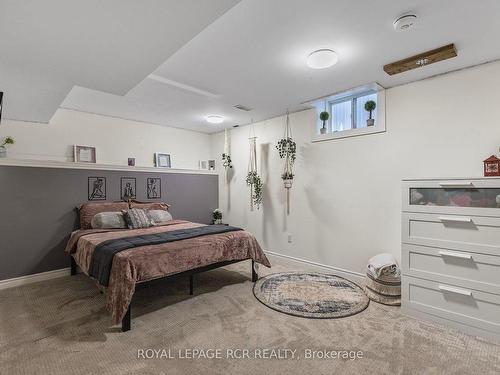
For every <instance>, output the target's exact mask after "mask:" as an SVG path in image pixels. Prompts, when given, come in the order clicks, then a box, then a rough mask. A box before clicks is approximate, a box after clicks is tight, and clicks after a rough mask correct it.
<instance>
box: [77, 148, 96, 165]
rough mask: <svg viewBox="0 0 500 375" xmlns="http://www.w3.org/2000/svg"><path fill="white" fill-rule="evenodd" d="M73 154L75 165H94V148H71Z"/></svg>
mask: <svg viewBox="0 0 500 375" xmlns="http://www.w3.org/2000/svg"><path fill="white" fill-rule="evenodd" d="M73 154H74V161H75V163H95V162H96V151H95V147H91V146H78V145H74V146H73Z"/></svg>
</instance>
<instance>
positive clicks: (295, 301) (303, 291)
mask: <svg viewBox="0 0 500 375" xmlns="http://www.w3.org/2000/svg"><path fill="white" fill-rule="evenodd" d="M253 294H254V295H255V297H256V298H257V299H258V300H259V301H260V302H262V303H263V304H264V305H266V306H268V307H270V308H271V309H274V310H277V311H280V312H283V313H285V314H290V315H295V316H301V317H304V318H323V319H325V318H341V317H344V316H350V315H354V314H357V313H359V312H361V311H363V310H364V309H366V307H367V306H368V303H369V302H370V300H369V299H368V297H367V296H366V294H365V293H364V292H363V289H361V288H360V287H359V286H357V285H356V284H354V283H353V282H351V281H349V280H346V279H344V278H342V277H339V276H335V275H326V274H321V273H312V272H284V273H275V274H271V275H268V276H266V277H263V278H261V279H259V280H258V281H257V282H256V283H255V284H254V287H253Z"/></svg>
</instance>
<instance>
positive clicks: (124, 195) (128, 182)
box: [120, 177, 137, 201]
mask: <svg viewBox="0 0 500 375" xmlns="http://www.w3.org/2000/svg"><path fill="white" fill-rule="evenodd" d="M136 192H137V190H136V184H135V177H122V178H120V197H121V199H122V200H124V201H126V200H129V199H135V198H137V193H136Z"/></svg>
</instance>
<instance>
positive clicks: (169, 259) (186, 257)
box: [66, 220, 271, 324]
mask: <svg viewBox="0 0 500 375" xmlns="http://www.w3.org/2000/svg"><path fill="white" fill-rule="evenodd" d="M202 225H203V224H197V223H192V222H189V221H184V220H172V221H169V222H168V223H166V224H165V225H161V226H155V227H151V228H144V229H110V230H104V229H87V230H77V231H75V232H73V233H72V234H71V237H70V239H69V241H68V244H67V246H66V252H68V253H69V254H71V255H72V256H73V258H74V259H75V261H76V263H77V264H78V266H79V267H80V268H81V269H82V270H83V272H85V274H87V275H88V270H89V266H90V261H91V259H92V254H93V252H94V250H95V247H96V245H98V244H100V243H101V242H103V241H106V240H111V239H116V238H121V237H130V236H137V235H142V234H151V233H158V232H165V231H172V230H177V229H186V228H194V227H198V226H202ZM245 259H253V260H254V261H256V262H258V263H261V264H263V265H264V266H267V267H270V266H271V264H270V263H269V260H268V259H267V258H266V256H265V255H264V253H263V251H262V249H261V248H260V246H259V244H258V242H257V240H256V239H255V237H254V236H253V235H251V234H250V233H248V232H246V231H235V232H227V233H221V234H213V235H208V236H203V237H196V238H190V239H187V240H181V241H175V242H169V243H165V244H159V245H149V246H142V247H137V248H133V249H129V250H124V251H122V252H119V253H117V254H116V255H115V256H114V258H113V266H112V268H111V275H110V278H109V286H108V288H106V308H107V309H108V311H110V312H111V314H112V316H113V322H114V323H115V324H117V323H119V322H120V321H121V320H122V318H123V316H124V315H125V313H126V312H127V309H128V306H129V304H130V301H131V300H132V296H133V294H134V291H135V284H137V283H141V282H145V281H149V280H153V279H158V278H161V277H164V276H169V275H173V274H176V273H180V272H184V271H187V270H190V269H193V268H198V267H203V266H206V265H209V264H214V263H218V262H223V261H231V260H245Z"/></svg>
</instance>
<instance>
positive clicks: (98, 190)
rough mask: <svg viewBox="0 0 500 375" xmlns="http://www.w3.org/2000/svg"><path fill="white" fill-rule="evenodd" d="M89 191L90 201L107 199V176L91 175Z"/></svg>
mask: <svg viewBox="0 0 500 375" xmlns="http://www.w3.org/2000/svg"><path fill="white" fill-rule="evenodd" d="M87 191H88V200H89V201H104V200H106V177H93V176H92V177H89V178H88V181H87Z"/></svg>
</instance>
